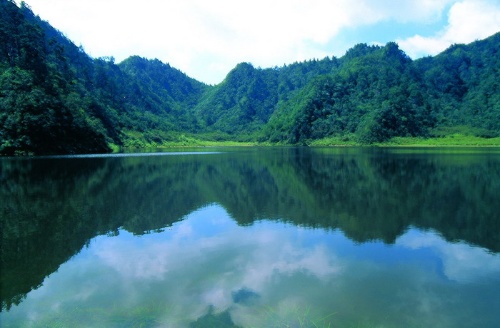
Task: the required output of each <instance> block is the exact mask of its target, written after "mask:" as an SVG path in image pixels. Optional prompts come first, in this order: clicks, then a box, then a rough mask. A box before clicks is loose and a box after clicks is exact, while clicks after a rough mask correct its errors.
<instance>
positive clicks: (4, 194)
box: [0, 148, 500, 327]
mask: <svg viewBox="0 0 500 328" xmlns="http://www.w3.org/2000/svg"><path fill="white" fill-rule="evenodd" d="M1 179H2V181H1V186H0V200H1V205H0V209H1V220H2V221H1V224H2V250H1V251H2V273H1V279H2V281H1V283H2V285H1V287H2V289H1V299H2V309H3V310H2V311H3V312H2V313H1V314H0V320H2V321H0V322H2V325H3V324H8V323H11V324H12V325H13V326H16V325H17V324H18V323H23V324H26V322H27V321H29V320H32V321H33V322H39V323H40V324H41V325H43V324H44V323H48V324H50V323H54V322H56V323H57V320H56V318H57V317H58V316H59V317H62V318H63V319H59V320H66V321H63V323H64V322H66V323H68V324H71V325H76V326H79V325H81V322H83V320H87V323H86V324H87V325H88V324H92V321H90V322H89V321H88V320H90V319H89V317H92V318H94V319H92V320H96V321H95V322H93V323H94V324H95V325H103V324H104V325H105V326H120V322H121V323H122V324H123V323H124V322H132V321H133V320H136V321H137V320H139V321H141V322H143V323H145V325H146V326H148V325H149V326H165V325H167V323H171V322H176V324H174V326H177V325H178V326H189V325H191V326H203V324H209V323H211V322H212V323H213V322H217V321H219V322H223V323H224V325H226V326H252V325H253V326H255V325H257V326H259V325H261V324H270V323H276V322H278V323H279V322H293V320H304V321H303V322H307V321H309V322H310V325H311V326H312V323H315V324H316V323H318V322H319V321H320V319H321V320H323V318H324V320H323V323H325V326H326V325H327V322H332V323H335V324H336V325H337V326H352V325H354V324H360V325H362V324H367V325H369V326H373V325H382V324H383V325H386V326H401V325H405V326H419V325H420V326H421V325H424V326H425V325H427V326H464V327H467V326H472V325H473V324H474V323H478V324H479V326H483V327H487V326H491V327H493V326H496V325H495V324H497V323H498V322H499V321H498V320H499V315H498V314H497V313H496V312H497V311H495V310H494V309H497V308H500V304H499V303H500V298H499V296H498V295H500V293H499V291H500V290H499V289H500V287H499V286H500V281H499V278H498V277H500V259H499V255H498V253H499V251H500V222H499V221H498V213H500V204H499V195H500V155H499V153H498V152H495V151H482V152H480V151H477V150H476V151H468V150H467V151H463V150H462V151H460V150H459V149H457V150H455V151H454V152H442V151H435V152H431V153H425V152H422V151H415V152H410V153H400V152H398V151H393V150H390V149H350V148H346V149H308V148H272V149H254V148H248V149H244V150H237V151H228V152H224V153H219V154H216V153H212V154H201V153H199V154H195V153H184V154H183V155H182V156H135V157H126V156H124V157H109V158H107V157H98V158H43V159H36V158H35V159H1ZM152 232H154V233H152ZM85 246H86V247H85ZM76 309H84V310H76ZM99 309H107V310H106V311H107V313H108V314H105V313H104V312H103V311H104V310H102V311H101V312H100V311H99ZM134 311H135V312H134ZM27 313H30V316H31V318H30V317H27V316H26V314H27ZM61 313H62V314H61ZM134 313H135V314H134ZM333 313H334V314H333ZM388 314H390V315H389V316H388ZM21 318H24V319H21ZM23 320H27V321H23ZM51 320H52V321H51ZM54 320H56V321H54ZM120 320H121V321H120ZM148 320H149V321H148ZM259 320H261V321H259ZM287 320H288V321H287ZM315 320H316V321H315ZM363 320H364V321H363ZM318 324H321V322H319V323H318ZM219 326H223V325H222V324H221V325H219Z"/></svg>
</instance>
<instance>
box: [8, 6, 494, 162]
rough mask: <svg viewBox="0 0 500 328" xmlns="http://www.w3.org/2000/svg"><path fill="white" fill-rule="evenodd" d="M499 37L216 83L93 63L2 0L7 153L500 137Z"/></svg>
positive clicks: (364, 49)
mask: <svg viewBox="0 0 500 328" xmlns="http://www.w3.org/2000/svg"><path fill="white" fill-rule="evenodd" d="M499 45H500V33H497V34H495V35H493V36H491V37H489V38H487V39H485V40H482V41H476V42H474V43H471V44H469V45H453V46H451V47H450V48H449V49H447V50H446V51H444V52H443V53H441V54H439V55H437V56H435V57H427V58H422V59H419V60H412V59H410V58H409V57H408V56H407V55H406V54H405V53H404V52H403V51H401V50H400V49H399V47H398V45H397V44H396V43H393V42H390V43H388V44H387V45H385V46H368V45H366V44H359V45H356V46H354V47H353V48H352V49H350V50H349V51H347V53H346V54H345V55H344V56H343V57H341V58H335V57H332V58H329V57H326V58H324V59H322V60H316V59H315V60H309V61H305V62H300V63H293V64H290V65H285V66H282V67H274V68H266V69H261V68H255V67H253V66H252V65H251V64H250V63H241V64H238V65H237V66H236V67H235V68H234V69H233V70H231V71H230V72H229V73H228V75H227V76H226V78H225V79H224V81H223V82H221V83H220V84H218V85H215V86H209V85H206V84H204V83H201V82H199V81H196V80H195V79H192V78H190V77H189V76H187V75H186V74H184V73H183V72H181V71H179V70H177V69H176V68H173V67H171V66H170V65H169V64H167V63H162V62H160V61H159V60H156V59H155V60H149V59H145V58H140V57H137V56H133V57H130V58H128V59H126V60H124V61H123V62H121V63H118V64H117V63H115V61H114V59H113V58H112V57H107V58H97V59H95V58H91V57H90V56H88V55H87V54H86V53H85V51H84V50H83V49H82V48H81V47H77V46H75V45H74V44H73V43H72V42H71V41H70V40H68V39H67V38H66V37H65V36H64V35H63V34H62V33H61V32H59V31H57V30H56V29H54V28H53V27H51V26H50V25H49V24H48V23H47V22H45V21H43V20H42V19H40V18H39V17H38V16H36V15H35V14H34V13H33V12H32V11H31V10H30V8H29V7H27V5H25V4H21V6H20V7H18V6H17V5H16V4H15V3H14V2H13V1H11V0H0V154H4V155H14V154H35V155H39V154H71V153H89V152H109V151H110V150H111V149H110V146H111V145H117V146H136V147H142V146H145V145H151V144H162V143H164V142H168V141H175V140H178V138H179V137H180V136H182V135H184V134H189V135H197V136H199V137H203V138H212V139H217V140H221V139H222V140H223V139H230V140H247V141H268V142H280V143H291V144H297V143H299V144H304V143H308V142H309V141H311V140H315V139H321V138H325V137H332V136H333V137H339V138H343V139H345V140H355V141H357V142H361V143H373V142H380V141H386V140H389V139H390V138H392V137H395V136H432V135H436V136H439V135H442V134H447V133H451V132H452V131H455V130H457V129H458V130H460V131H467V132H468V133H471V134H474V135H477V136H481V137H496V136H500V90H499V82H498V80H499V71H500V59H499V58H500V56H499V55H498V54H499Z"/></svg>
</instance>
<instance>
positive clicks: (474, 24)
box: [398, 0, 500, 58]
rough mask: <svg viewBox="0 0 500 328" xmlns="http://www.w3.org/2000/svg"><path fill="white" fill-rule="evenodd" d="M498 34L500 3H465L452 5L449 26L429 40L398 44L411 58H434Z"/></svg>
mask: <svg viewBox="0 0 500 328" xmlns="http://www.w3.org/2000/svg"><path fill="white" fill-rule="evenodd" d="M498 31H500V2H497V1H488V0H464V1H460V2H457V3H455V4H454V5H453V6H452V7H451V9H450V11H449V14H448V25H447V26H446V27H445V28H444V29H443V30H441V31H439V32H438V33H436V34H435V35H433V36H431V37H424V36H421V35H415V36H413V37H411V38H408V39H403V40H398V43H399V45H400V46H401V48H402V49H403V50H405V52H406V53H407V54H408V55H409V56H410V57H412V58H418V57H422V56H424V55H436V54H438V53H439V52H442V51H443V50H445V49H446V48H448V47H449V46H450V45H451V44H454V43H470V42H473V41H475V40H478V39H483V38H485V37H488V36H490V35H492V34H494V33H496V32H498Z"/></svg>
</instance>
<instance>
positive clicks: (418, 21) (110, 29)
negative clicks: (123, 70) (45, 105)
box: [25, 0, 500, 84]
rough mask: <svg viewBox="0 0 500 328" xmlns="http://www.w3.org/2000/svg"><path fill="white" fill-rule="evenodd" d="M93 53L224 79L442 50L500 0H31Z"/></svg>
mask: <svg viewBox="0 0 500 328" xmlns="http://www.w3.org/2000/svg"><path fill="white" fill-rule="evenodd" d="M25 2H26V3H27V4H28V5H29V6H30V7H31V8H32V10H33V11H34V12H35V14H37V15H39V16H40V17H41V18H42V19H43V20H46V21H48V22H49V23H50V24H52V26H54V27H55V28H57V29H58V30H60V31H61V32H63V33H64V34H65V35H66V36H67V37H68V38H69V39H71V40H72V41H73V42H74V43H75V44H77V45H82V46H83V48H84V49H85V50H86V51H87V53H89V54H90V55H91V56H93V57H101V56H113V57H115V59H116V61H117V62H120V61H122V60H123V59H125V58H127V57H129V56H131V55H139V56H142V57H146V58H151V59H153V58H158V59H160V60H161V61H163V62H165V63H169V64H170V65H171V66H173V67H176V68H178V69H180V70H181V71H183V72H185V73H186V74H188V75H189V76H191V77H193V78H195V79H197V80H200V81H203V82H206V83H209V84H216V83H219V82H221V81H222V80H223V79H224V77H225V76H226V75H227V73H228V72H229V71H230V70H231V69H232V68H234V67H235V66H236V64H238V63H240V62H250V63H252V64H253V65H254V66H256V67H262V68H267V67H273V66H282V65H283V64H289V63H293V62H295V61H302V60H306V59H313V58H324V57H325V56H330V57H331V56H336V57H341V56H342V55H343V54H344V53H345V52H346V51H347V50H348V49H349V48H351V47H353V46H354V45H355V44H357V43H368V44H385V43H387V42H388V41H396V42H397V43H398V44H399V45H400V47H401V49H403V50H404V51H405V52H406V53H407V54H408V55H409V56H410V57H412V58H414V59H416V58H420V57H422V56H427V55H435V54H437V53H439V52H441V51H443V50H445V49H446V48H447V47H449V46H450V45H451V44H453V43H469V42H472V41H475V40H479V39H483V38H486V37H488V36H490V35H492V34H494V33H496V32H498V31H500V0H274V1H272V0H251V1H249V0H240V1H238V0H232V1H230V0H210V1H207V0H182V1H180V0H179V1H177V0H141V1H130V0H27V1H25Z"/></svg>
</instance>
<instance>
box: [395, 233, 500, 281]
mask: <svg viewBox="0 0 500 328" xmlns="http://www.w3.org/2000/svg"><path fill="white" fill-rule="evenodd" d="M398 244H400V245H402V246H405V247H408V248H411V249H421V248H429V249H433V250H434V251H435V252H436V254H437V255H438V256H439V257H440V258H441V260H442V262H443V270H444V274H445V275H446V276H447V277H448V279H450V280H454V281H458V282H471V281H476V280H479V279H481V278H482V277H485V276H494V275H496V274H500V256H498V255H493V254H490V253H488V252H486V251H485V250H484V249H482V248H479V247H473V246H470V245H467V244H465V243H453V244H451V243H448V242H447V241H445V240H444V239H443V238H442V237H440V236H439V235H437V234H436V233H432V232H428V233H419V234H415V235H414V234H406V235H404V236H402V237H400V238H399V239H398Z"/></svg>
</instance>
